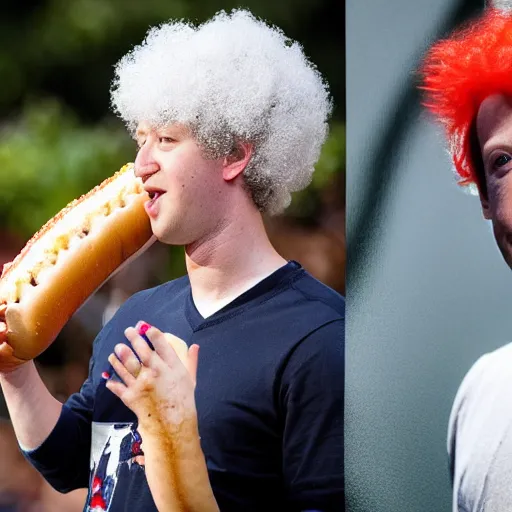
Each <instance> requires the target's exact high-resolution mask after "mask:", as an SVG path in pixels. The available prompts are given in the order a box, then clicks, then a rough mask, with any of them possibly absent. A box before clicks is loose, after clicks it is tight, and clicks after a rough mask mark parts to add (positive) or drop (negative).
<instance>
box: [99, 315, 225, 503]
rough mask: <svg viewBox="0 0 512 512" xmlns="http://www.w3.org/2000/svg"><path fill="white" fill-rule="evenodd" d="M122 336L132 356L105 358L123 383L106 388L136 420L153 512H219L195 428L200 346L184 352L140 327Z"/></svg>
mask: <svg viewBox="0 0 512 512" xmlns="http://www.w3.org/2000/svg"><path fill="white" fill-rule="evenodd" d="M146 326H147V324H146ZM141 328H142V329H141ZM138 331H139V332H141V333H145V335H146V336H147V338H148V339H149V341H150V342H151V344H152V345H153V347H154V349H155V350H151V348H150V346H149V345H148V344H147V342H146V341H145V340H144V339H143V338H142V336H140V335H139V334H138ZM125 335H126V337H127V338H128V339H129V340H130V342H131V344H132V347H133V350H131V349H130V348H129V347H128V346H127V345H123V344H119V345H116V347H115V349H114V350H115V354H111V355H110V356H109V361H110V364H111V365H112V367H113V368H114V370H115V371H116V372H117V374H118V375H119V377H120V378H121V380H122V381H123V382H116V381H113V380H108V381H107V383H106V386H107V388H108V389H110V390H111V391H112V392H113V393H114V394H115V395H116V396H118V397H119V398H120V399H121V400H122V401H123V402H124V404H125V405H126V406H127V407H129V408H130V409H131V410H132V411H133V412H134V413H135V414H136V415H137V418H138V420H139V425H138V430H139V433H140V435H141V437H142V450H143V451H144V459H145V470H146V476H147V479H148V485H149V488H150V490H151V494H152V496H153V499H154V501H155V504H156V505H157V508H158V510H159V511H160V512H185V511H186V512H219V507H218V506H217V502H216V500H215V496H214V494H213V490H212V488H211V485H210V481H209V478H208V470H207V467H206V462H205V457H204V454H203V452H202V449H201V443H200V439H199V430H198V424H197V412H196V405H195V399H194V390H195V386H196V373H197V357H198V353H199V346H198V345H192V346H191V347H190V349H188V348H187V346H186V343H185V342H184V341H182V340H180V339H179V338H177V337H176V336H173V335H172V334H168V333H162V332H161V331H159V330H158V329H156V328H155V327H150V328H149V329H148V330H147V331H146V329H145V328H144V325H141V323H139V324H137V329H134V328H131V327H130V328H128V329H126V331H125ZM139 360H140V361H139Z"/></svg>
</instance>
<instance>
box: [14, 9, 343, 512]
mask: <svg viewBox="0 0 512 512" xmlns="http://www.w3.org/2000/svg"><path fill="white" fill-rule="evenodd" d="M112 105H113V108H114V109H115V111H116V112H117V113H118V114H119V115H120V117H121V118H122V119H123V120H124V121H125V123H126V125H127V127H128V129H129V130H130V132H131V134H132V135H133V137H134V138H135V139H136V140H137V143H138V146H139V149H138V152H137V157H136V159H135V173H136V175H137V176H139V177H140V178H141V179H142V181H143V183H144V188H145V190H146V191H147V192H148V194H149V200H148V202H147V203H146V205H145V208H146V212H147V215H148V216H149V218H150V221H151V226H152V229H153V233H154V235H155V236H156V238H157V239H158V240H160V241H161V242H163V243H165V244H170V245H182V246H184V249H185V262H186V268H187V274H186V275H185V276H183V277H181V278H179V279H175V280H172V281H170V282H167V283H164V284H161V285H159V286H156V287H154V288H152V289H149V290H143V291H141V292H138V293H136V294H134V295H133V296H131V297H130V298H129V299H128V300H127V301H126V302H124V304H122V306H121V307H120V308H119V309H118V310H117V312H116V313H115V315H114V316H113V317H112V319H111V320H110V321H109V322H108V323H107V325H106V326H105V327H104V329H103V330H102V331H101V332H100V333H99V335H98V337H97V339H96V341H95V343H94V350H93V355H92V360H91V366H90V374H89V377H88V379H87V381H86V382H85V384H84V386H83V387H82V389H81V390H80V392H79V393H76V394H74V395H72V396H71V397H70V398H69V399H68V400H67V401H66V403H65V404H64V406H63V408H62V412H61V413H60V416H59V414H58V413H57V414H55V413H54V412H51V411H54V409H55V406H54V404H53V403H52V404H50V403H48V404H47V405H48V407H49V409H48V410H49V411H50V409H51V411H50V412H51V414H50V413H49V416H48V417H49V418H50V419H48V421H46V422H45V423H44V424H41V426H40V437H41V444H38V443H35V442H34V443H33V444H34V446H35V447H34V446H29V447H24V448H25V451H24V453H25V455H26V457H27V458H29V460H31V461H32V463H33V464H34V465H35V466H36V467H37V468H38V470H39V471H40V472H41V473H42V474H43V475H44V476H45V478H46V479H47V480H48V481H49V482H50V483H51V484H52V485H53V486H54V487H55V488H56V489H58V490H60V491H62V492H67V491H69V490H72V489H75V488H78V487H89V494H88V498H87V502H86V507H85V509H84V510H87V511H95V510H103V511H106V510H108V511H110V512H118V511H126V510H130V511H134V512H136V511H144V512H147V511H152V510H159V511H166V512H167V511H169V512H171V511H172V512H174V511H187V512H209V511H218V510H221V511H223V512H225V511H227V512H229V511H236V512H241V511H244V512H251V511H262V510H279V511H281V512H286V511H290V512H291V511H294V512H301V511H322V512H330V511H336V512H340V511H342V510H344V508H345V504H344V464H343V455H344V450H343V446H344V426H343V407H344V374H345V372H344V344H345V302H344V298H343V297H342V296H341V295H339V294H338V293H337V292H335V291H334V290H332V289H330V288H329V287H327V286H326V285H324V284H323V283H321V282H319V281H318V280H317V279H315V278H314V277H313V276H311V275H310V274H309V273H308V272H307V271H306V270H305V269H304V268H303V267H302V266H301V265H300V263H298V262H296V261H293V260H292V261H287V260H285V259H284V258H282V257H281V255H280V254H278V252H277V251H276V250H275V249H274V247H273V246H272V245H271V243H270V241H269V238H268V236H267V233H266V231H265V226H264V222H263V214H264V213H269V214H276V213H279V212H281V211H283V210H284V209H285V208H286V206H287V205H288V204H289V203H290V197H291V193H292V192H294V191H297V190H300V189H302V188H304V187H305V186H307V184H308V183H309V181H310V180H311V176H312V173H313V169H314V165H315V163H316V161H317V159H318V157H319V154H320V150H321V146H322V144H323V142H324V140H325V138H326V134H327V118H328V116H329V115H330V111H331V100H330V98H329V93H328V88H327V86H326V84H325V82H324V81H323V79H322V77H321V75H320V74H319V72H318V71H317V70H316V68H315V66H314V65H312V64H311V63H310V62H309V61H308V59H307V58H306V57H305V55H304V53H303V50H302V48H301V46H300V45H299V44H298V43H296V42H293V41H290V40H289V39H287V38H286V37H285V35H284V34H283V33H282V32H281V31H280V30H279V29H278V28H275V27H271V26H269V25H267V24H266V23H265V22H263V21H260V20H258V19H256V18H255V17H254V16H253V15H252V14H251V13H249V12H247V11H244V10H235V11H233V12H232V13H231V14H226V13H225V12H220V13H218V14H217V15H216V16H214V17H213V18H212V19H211V20H209V21H207V22H206V23H204V24H202V25H200V26H198V27H195V26H193V25H191V24H189V23H185V22H183V21H180V22H170V23H167V24H163V25H161V26H159V27H157V28H153V29H152V30H150V31H149V33H148V34H147V37H146V39H145V40H144V42H143V43H142V44H141V45H140V46H137V47H135V48H134V49H133V50H132V51H131V52H130V53H129V54H128V55H126V56H125V57H123V58H122V59H121V60H120V62H119V63H118V64H117V66H116V69H115V78H114V81H113V85H112ZM134 327H135V328H134ZM144 337H145V339H144ZM123 340H124V341H125V343H123ZM126 340H128V342H129V343H128V342H126ZM147 341H149V342H150V343H147ZM169 342H171V343H169ZM199 347H200V349H199ZM152 349H154V350H152ZM178 356H180V357H178ZM109 364H110V365H112V366H109ZM112 369H113V370H115V372H116V374H117V376H118V377H119V379H111V378H109V377H108V375H107V376H105V372H108V373H109V374H111V372H112ZM13 393H14V391H13ZM43 405H44V404H43ZM43 405H40V407H43ZM55 410H57V409H55ZM58 410H59V411H60V409H58ZM32 448H33V449H32Z"/></svg>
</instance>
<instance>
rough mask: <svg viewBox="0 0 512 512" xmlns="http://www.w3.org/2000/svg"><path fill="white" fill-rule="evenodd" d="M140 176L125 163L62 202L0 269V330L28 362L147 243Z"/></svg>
mask: <svg viewBox="0 0 512 512" xmlns="http://www.w3.org/2000/svg"><path fill="white" fill-rule="evenodd" d="M147 199H148V195H147V193H146V192H145V191H144V189H143V188H142V181H141V180H140V179H139V178H136V177H135V174H134V171H133V164H127V165H125V166H124V167H122V168H121V169H120V170H119V171H118V172H116V173H115V174H114V175H113V176H112V177H110V178H108V179H106V180H105V181H103V182H102V183H101V184H100V185H98V186H97V187H95V188H94V189H92V190H91V191H90V192H89V193H87V194H85V195H83V196H82V197H80V198H79V199H76V200H75V201H73V202H71V203H69V204H68V205H67V206H66V207H65V208H64V209H62V210H61V211H60V212H59V213H58V214H57V215H55V217H53V218H52V219H50V220H49V221H48V222H47V223H46V224H45V225H44V226H43V227H42V228H41V229H40V230H39V231H38V232H37V233H36V234H35V235H34V236H33V237H32V238H31V239H30V240H29V241H28V243H27V244H26V246H25V247H24V248H23V250H22V251H21V252H20V254H18V256H17V257H16V258H15V259H14V261H13V262H12V263H10V264H8V265H6V266H4V271H3V273H2V276H1V279H0V333H1V332H2V331H4V332H6V335H7V339H6V341H7V343H8V344H9V345H10V346H11V347H12V348H13V349H14V354H13V355H14V356H15V357H16V358H18V359H21V360H30V359H33V358H34V357H36V356H38V355H39V354H40V353H42V352H43V351H44V350H45V349H46V348H48V346H49V345H50V344H51V343H52V342H53V341H54V340H55V338H56V337H57V335H58V333H59V332H60V331H61V329H62V328H63V327H64V325H65V324H66V322H67V321H68V320H69V319H70V317H71V316H72V315H73V314H74V313H75V312H76V311H77V310H78V309H79V308H80V306H81V305H82V304H83V303H84V302H85V301H86V300H87V299H88V298H89V297H90V296H91V295H92V294H93V293H94V292H95V291H96V290H97V289H98V288H99V287H101V286H102V285H103V284H104V283H105V281H106V280H107V279H108V278H109V277H111V276H112V275H113V274H114V273H115V272H116V271H117V270H120V268H121V267H122V266H124V265H125V264H127V263H128V262H129V261H130V260H131V259H133V258H135V257H137V256H138V255H139V254H141V253H142V252H143V251H145V250H146V249H147V248H148V247H149V246H150V245H151V244H152V243H153V242H154V241H155V237H154V236H153V234H152V231H151V224H150V221H149V218H148V216H147V214H146V212H145V211H144V202H145V201H146V200H147Z"/></svg>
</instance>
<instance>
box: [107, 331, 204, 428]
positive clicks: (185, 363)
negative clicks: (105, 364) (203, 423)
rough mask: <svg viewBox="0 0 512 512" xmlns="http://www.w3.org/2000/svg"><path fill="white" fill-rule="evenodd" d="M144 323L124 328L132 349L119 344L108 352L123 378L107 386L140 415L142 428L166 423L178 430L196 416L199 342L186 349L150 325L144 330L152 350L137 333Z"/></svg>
mask: <svg viewBox="0 0 512 512" xmlns="http://www.w3.org/2000/svg"><path fill="white" fill-rule="evenodd" d="M142 325H144V324H143V322H139V324H137V328H135V329H134V328H132V327H129V328H128V329H126V331H125V335H126V337H127V338H128V340H129V341H130V342H131V344H132V347H133V350H131V349H130V347H128V346H127V345H125V344H118V345H116V347H115V349H114V350H115V354H111V355H110V356H109V362H110V364H111V365H112V367H113V368H114V370H115V371H116V372H117V374H118V375H119V377H120V378H121V380H122V381H123V382H116V381H113V380H109V381H107V383H106V386H107V388H108V389H110V391H112V393H114V394H115V395H116V396H118V397H119V398H120V399H121V400H122V401H123V403H124V404H125V405H126V406H127V407H129V408H130V409H131V410H132V411H133V412H134V413H135V414H136V415H137V418H138V420H139V426H140V428H141V429H143V430H146V431H147V430H150V429H151V428H152V426H153V427H155V428H158V427H159V426H162V425H167V428H169V429H171V431H172V428H171V427H172V426H174V427H176V429H177V430H179V428H180V425H181V424H182V423H183V422H184V421H185V420H194V421H195V419H196V406H195V400H194V389H195V382H196V373H197V358H198V352H199V346H198V345H192V346H191V347H190V349H187V347H186V344H185V342H183V341H182V340H180V339H179V338H177V337H176V336H173V335H172V334H169V333H163V332H161V331H159V330H158V329H157V328H155V327H150V328H149V329H148V330H147V331H146V332H145V334H146V336H147V338H148V339H149V341H150V342H151V343H152V345H153V347H154V348H155V350H151V348H150V347H149V345H148V344H147V342H146V341H145V340H144V338H142V336H141V335H139V333H138V329H140V327H141V326H142ZM146 325H147V324H146ZM174 347H175V348H174ZM178 354H180V355H181V359H180V357H179V355H178ZM139 360H140V361H139Z"/></svg>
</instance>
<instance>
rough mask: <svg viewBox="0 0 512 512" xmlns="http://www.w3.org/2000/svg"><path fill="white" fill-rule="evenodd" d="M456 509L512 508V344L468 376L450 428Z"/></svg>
mask: <svg viewBox="0 0 512 512" xmlns="http://www.w3.org/2000/svg"><path fill="white" fill-rule="evenodd" d="M448 454H449V457H450V463H451V465H452V475H453V511H454V512H455V511H457V512H482V511H485V512H508V511H511V512H512V343H511V344H508V345H505V346H503V347H501V348H499V349H497V350H495V351H493V352H490V353H488V354H485V355H483V356H482V357H480V359H478V360H477V362H476V363H475V364H474V365H473V366H472V367H471V369H470V370H469V372H468V373H467V374H466V376H465V377H464V379H463V381H462V383H461V385H460V387H459V389H458V391H457V395H456V397H455V401H454V403H453V407H452V411H451V414H450V421H449V426H448Z"/></svg>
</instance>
